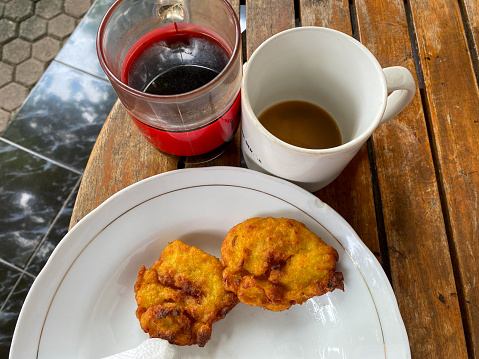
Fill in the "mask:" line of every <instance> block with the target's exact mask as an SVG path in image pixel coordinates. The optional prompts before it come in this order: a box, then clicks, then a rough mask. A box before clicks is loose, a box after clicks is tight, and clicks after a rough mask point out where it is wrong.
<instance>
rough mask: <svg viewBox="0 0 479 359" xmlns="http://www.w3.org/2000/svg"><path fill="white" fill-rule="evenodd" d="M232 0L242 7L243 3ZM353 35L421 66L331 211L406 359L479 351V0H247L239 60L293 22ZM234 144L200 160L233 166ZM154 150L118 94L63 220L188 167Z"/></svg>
mask: <svg viewBox="0 0 479 359" xmlns="http://www.w3.org/2000/svg"><path fill="white" fill-rule="evenodd" d="M235 1H236V2H234V3H233V6H234V7H235V9H237V10H238V11H239V7H240V4H239V1H238V0H235ZM300 25H302V26H306V25H315V26H325V27H329V28H333V29H336V30H339V31H342V32H344V33H346V34H349V35H353V36H355V37H356V38H358V39H359V40H360V41H361V42H362V43H363V44H364V45H365V46H367V47H368V48H369V49H370V50H371V52H372V53H373V54H374V55H375V56H376V57H377V59H378V60H379V62H380V63H381V65H382V66H383V67H387V66H392V65H400V66H404V67H406V68H408V69H410V71H411V72H412V73H413V74H417V84H418V87H417V88H418V90H417V93H416V96H415V98H414V99H413V101H412V103H411V104H410V105H409V106H408V107H407V108H406V109H405V110H404V111H403V112H402V113H401V114H400V115H399V116H397V117H396V118H394V119H393V120H391V121H390V122H389V123H387V124H385V125H383V126H381V127H380V128H379V129H378V130H376V132H375V133H374V135H373V136H372V138H371V139H370V140H369V142H368V143H367V145H365V146H364V147H363V148H362V150H361V151H360V152H359V153H358V155H357V156H356V157H355V158H354V160H353V161H352V163H351V164H350V165H349V166H348V167H347V168H346V170H345V171H344V172H343V173H342V174H341V176H340V177H339V178H338V179H337V180H336V181H334V182H333V183H332V184H331V185H329V186H328V187H326V188H324V189H323V190H321V191H319V192H317V193H316V195H317V196H318V197H320V198H321V199H322V200H323V201H325V202H326V203H328V204H329V205H330V206H332V207H333V208H334V209H335V210H337V211H338V212H339V213H340V214H341V215H342V216H343V217H344V218H345V219H346V220H347V221H348V222H349V223H350V224H351V225H352V227H353V228H354V229H355V230H356V232H357V233H358V235H359V236H360V237H361V238H362V240H363V241H364V242H365V243H366V244H367V246H368V247H369V248H370V249H371V250H372V252H373V253H374V254H375V255H376V256H377V257H378V259H379V260H380V262H381V264H382V266H383V268H384V270H385V272H386V273H387V275H388V277H389V278H390V281H391V284H392V286H393V289H394V291H395V294H396V297H397V300H398V304H399V308H400V311H401V314H402V316H403V319H404V323H405V326H406V329H407V332H408V336H409V341H410V345H411V352H412V356H413V358H467V357H469V358H479V289H478V286H479V265H478V264H479V223H478V215H479V210H478V201H479V199H478V187H479V161H478V154H479V106H478V105H479V91H478V66H477V65H478V63H479V59H478V41H479V40H478V39H479V4H478V2H477V1H475V0H460V1H459V2H457V1H455V0H441V1H439V0H409V1H406V2H404V1H402V0H401V1H400V0H387V1H379V0H354V1H352V2H351V4H349V2H348V0H297V1H294V0H246V28H247V30H246V36H245V37H244V39H243V40H244V41H243V46H244V57H245V58H248V57H249V56H251V54H252V53H253V51H254V50H255V49H256V48H257V47H258V46H259V45H260V44H261V43H262V42H263V41H264V40H266V39H267V38H268V37H270V36H272V35H274V34H275V33H278V32H280V31H282V30H285V29H288V28H292V27H294V26H300ZM239 146H240V141H239V135H238V134H237V136H236V138H235V140H234V142H233V143H232V144H231V146H229V147H228V149H227V150H226V152H225V153H224V154H223V155H222V156H221V157H219V158H217V159H215V160H213V161H210V162H208V163H206V164H202V165H208V166H215V165H230V166H239V165H240V163H241V162H240V158H241V153H240V149H239ZM194 166H201V165H194V164H190V163H188V161H184V159H181V158H179V157H175V156H165V155H162V154H161V153H160V152H158V151H157V150H155V149H154V148H153V147H151V146H150V145H149V144H148V143H147V142H146V141H145V140H144V139H143V138H142V137H141V135H140V133H139V132H138V131H137V129H136V128H135V127H134V126H133V125H132V123H131V121H130V120H129V119H128V116H127V114H126V112H125V109H124V108H123V106H122V105H121V104H120V103H119V102H117V103H116V105H115V106H114V107H113V109H112V111H111V113H110V116H109V118H108V120H107V121H106V123H105V125H104V127H103V130H102V132H101V134H100V136H99V138H98V141H97V143H96V145H95V148H94V149H93V152H92V155H91V158H90V161H89V163H88V166H87V168H86V170H85V173H84V177H83V181H82V184H81V187H80V190H79V194H78V198H77V201H76V205H75V208H74V211H73V216H72V220H71V226H73V225H75V224H76V223H77V222H78V221H79V220H80V219H81V218H82V217H83V216H85V215H86V214H87V213H89V212H90V211H91V210H93V209H94V208H95V207H97V206H98V205H99V204H100V203H102V202H103V201H104V200H106V199H107V198H108V197H110V196H111V195H112V194H114V193H115V192H117V191H119V190H121V189H122V188H125V187H127V186H128V185H130V184H133V183H135V182H137V181H140V180H142V179H144V178H147V177H150V176H152V175H155V174H158V173H161V172H165V171H170V170H175V169H177V168H183V167H194Z"/></svg>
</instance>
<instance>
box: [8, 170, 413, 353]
mask: <svg viewBox="0 0 479 359" xmlns="http://www.w3.org/2000/svg"><path fill="white" fill-rule="evenodd" d="M193 174H194V175H195V176H194V175H193ZM215 174H216V175H219V176H218V177H222V176H223V177H225V176H226V177H228V176H229V175H231V178H228V179H227V180H225V178H221V180H220V181H214V183H202V184H201V183H200V182H202V181H204V179H203V180H199V181H198V183H197V186H200V185H206V184H210V185H234V186H239V187H244V188H247V189H252V190H257V191H260V192H264V193H266V194H268V195H272V196H275V197H278V198H279V199H281V200H283V201H286V202H287V203H289V204H291V205H293V206H294V207H296V208H298V209H299V210H301V211H302V212H304V213H305V214H306V215H308V216H310V217H311V218H312V219H314V220H315V221H317V219H316V218H315V216H314V215H312V214H311V213H309V212H308V211H306V210H303V209H301V208H299V207H298V205H296V204H293V203H291V202H290V201H289V200H286V199H284V193H288V194H291V192H282V193H281V194H280V195H278V194H277V193H272V192H275V191H274V189H271V188H270V187H269V188H267V189H264V188H261V189H260V188H259V187H261V186H263V185H264V184H266V183H268V182H270V183H268V184H271V185H273V184H274V185H278V186H279V187H280V188H288V189H289V190H290V191H292V193H293V195H294V197H295V199H297V197H300V198H299V199H300V200H301V199H302V197H304V198H307V197H309V198H310V199H311V200H314V201H315V203H316V205H317V206H318V207H321V208H322V209H323V210H324V211H325V212H329V213H330V214H331V215H333V216H335V217H337V219H338V220H339V221H340V222H342V223H341V227H343V229H347V230H348V231H349V232H352V233H353V234H354V236H355V239H356V240H357V241H358V244H359V246H360V247H361V249H362V250H363V251H364V252H365V253H366V254H367V255H368V256H369V257H370V258H369V259H370V260H371V261H372V262H373V263H374V266H375V267H376V269H378V268H379V270H378V273H376V274H375V275H379V277H380V278H379V279H381V280H380V281H381V282H382V283H381V285H382V287H383V289H384V290H385V292H386V294H387V295H388V298H387V299H389V302H390V303H389V305H392V308H390V309H393V310H392V312H393V313H392V315H391V316H392V317H396V320H397V323H396V327H398V328H396V331H397V332H398V333H397V334H399V336H400V337H401V338H400V339H401V340H400V341H401V343H393V344H394V346H395V348H396V350H397V349H400V348H402V349H403V350H402V352H403V354H402V355H401V354H400V353H399V352H398V353H397V354H398V356H395V355H394V352H395V350H393V349H391V351H392V353H391V356H387V355H386V353H387V352H388V348H387V347H388V343H386V335H387V333H385V332H384V329H383V324H382V323H383V320H384V318H383V317H382V316H381V315H380V313H379V309H378V301H377V300H376V298H375V295H374V293H373V291H372V288H371V286H370V283H369V281H368V280H367V279H366V278H365V277H364V273H363V272H362V270H360V267H359V266H358V263H356V261H355V260H354V258H353V256H352V255H351V254H350V253H349V252H348V251H347V250H346V248H344V246H343V244H342V243H341V241H339V240H338V239H337V238H336V235H334V234H333V233H331V231H330V230H329V229H328V228H327V226H325V225H324V224H323V223H320V222H318V223H319V224H320V225H321V226H323V228H324V229H326V230H327V231H328V232H329V233H331V235H332V236H333V237H334V238H335V239H336V241H338V243H339V244H340V245H341V246H342V247H343V249H344V251H345V252H346V253H347V254H348V256H349V257H350V259H351V260H352V261H353V263H354V265H355V266H356V268H357V269H358V270H359V272H360V274H361V276H362V277H363V279H364V281H365V284H366V285H367V287H368V290H369V292H370V294H371V298H372V300H373V302H374V306H375V309H376V312H377V316H378V319H379V322H380V327H381V332H382V338H383V344H384V354H385V356H387V357H388V358H396V357H397V358H410V349H409V342H408V338H407V333H406V330H405V327H404V323H403V321H402V317H401V314H400V312H399V308H398V305H397V300H396V297H395V295H394V292H393V290H392V287H391V285H390V283H389V279H388V278H387V276H386V274H385V273H384V270H383V269H382V266H381V265H380V264H379V262H378V261H377V259H376V257H375V256H374V255H373V254H372V252H371V251H370V250H369V248H367V246H366V245H365V244H364V243H363V242H362V241H361V239H360V238H359V236H358V235H357V234H356V232H355V231H354V229H353V228H352V227H351V226H350V225H349V224H348V223H347V222H346V221H345V220H344V219H343V217H342V216H341V215H339V214H338V213H337V212H335V211H334V210H333V209H332V208H331V207H329V206H328V205H327V204H325V203H324V202H322V201H321V200H320V199H319V198H318V197H316V196H315V195H314V194H312V193H310V192H307V191H306V190H304V189H302V188H300V187H298V186H296V185H295V184H293V183H290V182H288V181H285V180H283V179H280V178H277V177H274V176H270V175H266V174H263V173H260V172H256V171H253V170H249V169H245V168H241V167H229V166H215V167H203V168H187V169H180V170H173V171H169V172H164V173H161V174H157V175H154V176H151V177H149V178H146V179H144V180H142V181H139V182H136V183H134V184H132V185H130V186H128V187H126V188H124V189H122V190H120V191H119V192H117V193H115V194H114V195H112V196H111V197H109V198H108V199H107V200H105V201H104V202H103V203H102V204H100V205H99V206H98V207H97V208H95V209H94V210H93V211H91V212H90V213H89V214H87V215H86V216H85V217H84V218H82V219H81V220H80V221H79V222H78V223H77V224H76V225H75V226H74V227H73V228H72V229H71V230H70V231H69V232H68V233H67V234H66V235H65V236H64V238H63V239H62V240H61V241H60V243H59V244H58V245H57V247H56V248H55V249H54V251H53V252H52V254H51V256H50V258H49V259H48V261H47V263H46V264H45V266H44V267H43V269H42V270H41V272H40V273H39V275H38V276H37V278H36V279H35V281H34V283H33V285H32V287H31V288H30V291H29V293H28V295H27V297H26V299H25V301H24V303H23V306H22V309H21V312H20V315H19V317H18V320H17V324H16V327H15V331H14V335H13V338H12V344H11V347H10V358H13V357H14V355H17V354H21V353H22V349H25V347H24V345H25V342H27V341H28V342H29V343H31V342H32V340H31V337H30V336H27V337H28V338H29V339H27V340H24V339H23V338H21V337H20V336H21V333H23V332H25V327H27V328H28V323H27V322H28V321H29V320H30V321H31V320H33V318H34V317H35V315H33V316H32V313H31V312H32V310H33V309H32V307H33V305H32V304H36V302H34V299H36V298H37V297H38V292H39V291H41V289H42V287H43V288H44V287H47V289H48V290H44V291H46V292H48V293H51V290H52V289H51V288H49V287H56V289H55V291H54V293H53V294H52V296H48V298H49V299H48V301H49V305H48V308H47V309H46V311H45V310H43V312H42V315H41V316H42V317H43V319H42V320H41V321H42V325H41V331H40V333H39V334H38V335H36V336H35V341H34V342H35V343H36V345H35V346H36V349H35V350H34V354H35V357H38V354H39V347H40V342H41V336H42V334H43V333H42V332H43V328H44V325H45V322H46V318H47V317H48V312H49V311H50V308H51V306H52V304H53V301H54V298H55V296H56V293H57V291H58V290H59V288H60V287H61V285H62V282H63V280H64V279H65V277H66V274H67V273H68V271H69V268H71V267H72V266H73V265H74V263H75V261H76V259H75V260H73V261H72V262H71V263H70V262H69V263H68V264H69V268H68V269H66V271H65V269H63V270H62V271H61V274H60V275H58V274H57V276H55V273H54V269H55V266H56V265H57V263H56V262H58V260H57V259H56V258H57V257H59V253H61V252H62V251H67V252H75V253H77V255H76V258H78V257H79V256H80V255H81V252H82V251H83V250H82V249H80V252H78V251H77V250H75V243H71V242H73V240H74V239H73V240H72V239H70V238H75V237H78V236H80V237H82V233H84V232H87V233H88V230H89V229H91V228H92V227H95V224H98V222H100V223H103V225H102V226H101V228H97V229H95V230H93V231H94V232H96V233H97V234H96V235H95V236H93V238H89V237H88V238H89V240H87V242H85V241H84V240H78V241H77V243H76V246H77V247H82V248H83V249H85V248H86V247H88V245H89V243H91V242H92V241H93V240H94V238H95V237H96V236H97V235H99V234H100V233H101V232H102V231H103V230H105V229H106V228H107V227H108V226H109V225H111V224H112V223H113V222H114V221H115V220H116V219H117V218H118V217H119V216H118V215H113V216H110V217H114V219H113V220H110V221H106V220H105V219H103V220H99V221H98V220H97V218H98V215H97V214H104V212H106V211H107V210H108V209H110V208H109V207H112V206H115V205H118V203H117V202H120V203H119V206H118V208H121V205H123V206H125V205H127V206H128V203H129V202H131V198H128V197H131V196H129V195H130V194H132V193H133V194H134V192H135V191H136V192H138V191H139V190H138V189H137V188H141V187H144V186H148V185H151V184H152V183H155V182H163V184H164V183H165V182H168V178H169V177H171V176H172V177H176V176H179V177H185V178H186V179H185V178H181V179H182V180H185V181H186V182H188V181H193V182H195V181H196V179H197V178H198V175H203V176H204V177H206V180H211V178H214V177H215ZM241 176H246V177H251V179H253V178H256V179H260V180H259V181H257V182H254V181H253V180H252V181H251V183H254V185H251V183H249V184H248V185H244V184H238V183H235V182H237V178H238V177H241ZM248 179H249V178H248ZM172 182H175V181H172ZM180 182H181V181H176V183H174V184H173V187H174V188H175V190H181V189H185V188H186V187H191V185H185V184H181V183H180ZM225 182H228V183H225ZM170 186H171V183H170ZM285 186H286V187H285ZM168 192H171V190H159V191H158V193H155V194H149V195H147V196H145V197H147V199H146V200H150V199H153V198H154V197H157V196H159V195H161V194H165V193H168ZM125 198H126V199H125ZM318 201H319V202H318ZM121 202H126V204H125V203H123V204H122V203H121ZM143 202H144V201H142V200H140V201H138V199H137V203H136V204H135V205H131V204H130V205H129V207H128V208H124V209H123V210H121V213H122V214H124V213H126V212H128V211H129V210H131V209H133V208H135V207H136V206H139V205H141V203H143ZM120 216H121V214H120ZM80 243H82V245H81V246H80V245H79V244H80ZM52 274H53V275H54V278H53V279H54V282H55V283H57V284H56V285H53V286H51V285H50V286H45V282H46V281H48V279H49V276H51V275H52ZM58 277H61V280H60V282H58ZM32 302H33V303H32ZM380 306H381V305H380ZM44 307H45V306H43V307H42V308H43V309H44ZM33 311H34V310H33ZM27 331H28V330H27ZM396 339H397V336H396ZM399 351H401V350H399ZM17 352H18V353H17Z"/></svg>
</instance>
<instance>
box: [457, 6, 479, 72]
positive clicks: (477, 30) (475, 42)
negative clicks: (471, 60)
mask: <svg viewBox="0 0 479 359" xmlns="http://www.w3.org/2000/svg"><path fill="white" fill-rule="evenodd" d="M460 4H461V1H460ZM461 6H462V7H463V9H464V13H465V15H466V18H465V22H466V25H467V26H466V29H465V30H466V31H468V32H469V36H470V38H471V41H472V44H471V52H473V56H474V57H475V61H476V65H478V66H479V64H478V62H479V1H478V0H462V4H461ZM476 71H479V69H476Z"/></svg>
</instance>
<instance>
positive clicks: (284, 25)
mask: <svg viewBox="0 0 479 359" xmlns="http://www.w3.org/2000/svg"><path fill="white" fill-rule="evenodd" d="M293 27H294V1H293V0H248V1H246V39H247V40H246V55H247V58H249V57H250V56H251V55H252V54H253V52H254V50H256V48H257V47H258V46H259V45H261V43H263V42H264V41H265V40H266V39H268V38H270V37H271V36H273V35H275V34H277V33H278V32H281V31H284V30H287V29H290V28H293Z"/></svg>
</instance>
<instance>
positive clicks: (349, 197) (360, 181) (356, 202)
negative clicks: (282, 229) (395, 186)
mask: <svg viewBox="0 0 479 359" xmlns="http://www.w3.org/2000/svg"><path fill="white" fill-rule="evenodd" d="M299 8H300V19H301V24H302V25H303V26H322V27H328V28H331V29H334V30H338V31H341V32H343V33H345V34H347V35H349V36H352V34H353V30H352V27H351V18H350V15H349V2H348V1H347V0H341V1H320V2H318V1H315V0H302V1H301V2H300V7H299ZM316 196H318V197H319V198H321V200H323V201H324V202H325V203H327V204H328V205H330V206H331V207H332V208H333V209H334V210H336V211H337V212H338V213H339V214H341V216H343V218H344V219H345V220H346V221H347V222H348V223H349V224H350V225H351V226H352V227H353V228H354V230H355V231H356V233H357V234H358V235H359V237H360V238H361V239H362V240H363V242H364V243H365V244H366V245H367V246H368V248H369V249H370V250H371V251H372V252H373V253H374V254H375V256H376V258H378V260H381V258H380V247H379V239H378V228H377V222H376V212H375V206H374V196H373V191H372V183H371V171H370V168H369V158H368V148H367V144H365V145H364V146H363V147H362V148H361V150H360V151H359V152H358V154H357V155H356V156H355V157H354V159H353V160H352V161H351V163H350V164H349V165H348V166H347V167H346V168H345V169H344V171H343V172H342V173H341V175H339V177H338V178H337V179H336V180H335V181H334V182H333V183H331V184H330V185H328V186H327V187H325V188H323V189H322V190H320V191H318V192H316Z"/></svg>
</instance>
